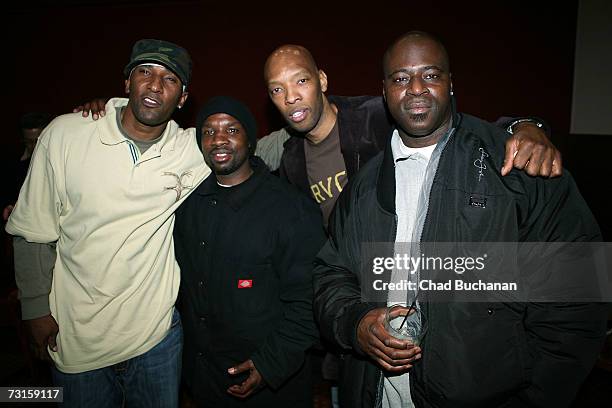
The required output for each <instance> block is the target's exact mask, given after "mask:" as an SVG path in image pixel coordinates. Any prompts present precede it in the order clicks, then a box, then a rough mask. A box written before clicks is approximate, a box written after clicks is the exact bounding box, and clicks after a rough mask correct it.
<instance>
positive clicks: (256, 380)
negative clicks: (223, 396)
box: [227, 359, 265, 399]
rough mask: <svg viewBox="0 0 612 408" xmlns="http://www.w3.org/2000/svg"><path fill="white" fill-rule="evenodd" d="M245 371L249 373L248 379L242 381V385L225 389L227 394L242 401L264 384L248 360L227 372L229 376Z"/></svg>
mask: <svg viewBox="0 0 612 408" xmlns="http://www.w3.org/2000/svg"><path fill="white" fill-rule="evenodd" d="M247 371H248V372H249V377H248V378H247V379H246V380H244V381H243V382H242V384H236V385H232V386H231V387H229V388H228V389H227V392H228V394H230V395H233V396H234V397H237V398H243V399H244V398H246V397H248V396H249V395H251V394H252V393H254V392H255V391H258V390H259V389H260V388H263V386H264V385H265V382H264V380H263V378H262V376H261V374H259V371H257V368H255V364H253V360H250V359H249V360H247V361H245V362H243V363H240V364H238V365H237V366H234V367H232V368H230V369H228V370H227V372H228V373H230V374H231V375H237V374H240V373H245V372H247Z"/></svg>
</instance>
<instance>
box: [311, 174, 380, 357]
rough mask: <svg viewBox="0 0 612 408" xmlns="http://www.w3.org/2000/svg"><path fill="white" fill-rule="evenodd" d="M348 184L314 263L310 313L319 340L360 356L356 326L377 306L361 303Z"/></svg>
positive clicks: (355, 240) (354, 221) (357, 244)
mask: <svg viewBox="0 0 612 408" xmlns="http://www.w3.org/2000/svg"><path fill="white" fill-rule="evenodd" d="M349 186H350V183H349V185H348V186H347V188H345V189H344V190H343V192H342V194H340V197H339V198H338V202H337V203H336V208H335V210H334V213H333V215H332V217H331V218H330V225H329V235H330V236H329V238H328V240H327V242H326V243H325V245H324V246H323V248H322V249H321V251H320V252H319V254H318V255H317V259H316V261H315V270H314V312H315V319H316V320H317V322H318V324H319V329H320V331H321V335H322V337H324V338H325V339H326V340H328V341H330V342H332V344H334V345H336V346H338V347H340V348H343V349H345V350H353V351H355V352H358V353H362V351H361V350H360V349H359V346H358V343H357V325H358V324H359V321H360V320H361V319H362V318H363V316H364V315H365V314H366V313H368V312H369V311H370V310H372V309H375V308H376V307H377V305H376V304H373V303H365V302H362V299H361V286H360V280H359V278H358V275H357V268H358V266H357V262H356V260H359V259H361V257H360V254H359V253H358V251H359V250H360V248H361V246H360V244H359V243H358V242H357V240H358V238H357V237H356V235H355V234H354V233H351V231H353V232H354V231H355V228H356V226H355V225H354V223H356V222H357V220H356V219H355V217H351V214H350V207H351V206H352V205H354V203H352V202H351V197H352V196H353V195H352V194H351V192H350V190H349Z"/></svg>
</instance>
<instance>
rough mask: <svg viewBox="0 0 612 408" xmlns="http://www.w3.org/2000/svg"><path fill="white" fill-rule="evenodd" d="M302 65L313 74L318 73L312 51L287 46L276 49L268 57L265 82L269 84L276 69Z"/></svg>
mask: <svg viewBox="0 0 612 408" xmlns="http://www.w3.org/2000/svg"><path fill="white" fill-rule="evenodd" d="M291 64H295V65H300V66H302V67H304V68H305V69H307V70H309V71H311V72H317V71H318V70H319V69H318V68H317V64H316V62H315V60H314V58H313V57H312V54H311V53H310V51H308V50H307V49H306V48H304V47H302V46H301V45H295V44H285V45H281V46H280V47H278V48H276V49H275V50H274V51H272V53H271V54H270V55H269V56H268V59H267V60H266V64H265V65H264V80H265V81H266V82H267V81H268V80H269V79H270V73H271V71H272V70H274V69H275V68H276V67H278V66H279V65H280V66H286V65H291Z"/></svg>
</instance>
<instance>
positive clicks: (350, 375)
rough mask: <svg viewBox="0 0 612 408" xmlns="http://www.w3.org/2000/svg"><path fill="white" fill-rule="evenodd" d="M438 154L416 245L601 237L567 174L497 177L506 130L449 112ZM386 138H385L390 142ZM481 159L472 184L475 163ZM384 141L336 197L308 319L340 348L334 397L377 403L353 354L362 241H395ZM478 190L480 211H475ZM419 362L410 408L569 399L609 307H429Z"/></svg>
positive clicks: (375, 379) (590, 360)
mask: <svg viewBox="0 0 612 408" xmlns="http://www.w3.org/2000/svg"><path fill="white" fill-rule="evenodd" d="M453 123H454V124H455V132H454V133H452V134H451V136H450V137H449V139H448V142H447V143H446V145H445V147H444V148H443V150H442V153H441V155H440V156H439V157H440V159H439V163H438V167H437V171H436V172H435V176H434V178H433V183H432V187H431V193H430V195H429V203H428V210H427V213H426V214H427V215H426V217H425V221H424V226H423V230H422V235H421V242H472V241H478V242H519V241H536V242H549V241H562V242H570V241H598V240H601V235H600V231H599V228H598V226H597V224H596V222H595V219H594V217H593V215H592V214H591V212H590V210H589V208H588V207H587V205H586V203H585V202H584V200H583V198H582V196H581V195H580V193H579V192H578V190H577V187H576V185H575V183H574V181H573V179H572V177H571V176H570V174H569V173H568V172H567V171H564V174H563V176H561V177H559V178H555V179H543V178H534V177H530V176H528V175H526V174H525V173H524V172H520V171H516V170H513V171H512V172H511V173H510V174H509V175H508V176H506V177H502V176H501V175H500V168H501V165H502V161H503V157H504V141H505V139H506V138H507V135H506V137H504V132H503V131H501V130H500V129H499V128H496V127H494V126H492V125H490V124H488V123H486V122H484V121H482V120H480V119H477V118H474V117H472V116H468V115H456V117H455V120H454V122H453ZM388 139H389V140H390V138H388ZM480 148H484V149H485V151H486V152H488V154H489V157H487V158H486V159H485V160H486V166H487V170H486V171H485V172H484V175H483V177H482V180H481V181H479V177H478V174H477V173H478V171H479V169H478V168H477V167H476V166H474V161H475V160H477V159H478V158H480V157H481V152H480V150H479V149H480ZM393 164H394V163H393V157H392V152H391V148H390V144H389V143H388V144H387V147H386V149H385V151H384V152H383V153H381V154H380V155H379V156H377V157H375V158H374V159H372V160H371V161H370V162H369V163H368V164H367V165H366V166H365V167H363V169H362V170H361V171H360V173H359V174H358V175H357V176H356V177H354V178H353V179H352V180H350V182H349V184H348V185H347V187H346V188H345V189H344V191H343V193H342V194H341V196H340V198H339V200H338V203H337V206H336V212H335V217H334V220H333V223H332V224H330V234H331V236H330V238H329V240H328V242H327V243H326V245H325V246H324V247H323V249H322V250H321V252H320V253H319V255H318V257H317V266H316V268H315V274H314V275H315V278H314V289H315V298H314V309H315V318H316V319H317V320H318V322H319V325H320V330H321V334H322V336H323V337H325V338H327V339H328V340H330V341H332V342H333V343H335V344H337V345H338V346H340V347H341V348H343V349H344V350H345V351H346V354H344V355H343V359H342V360H343V367H342V376H341V381H340V402H341V405H342V406H343V407H345V408H347V407H349V408H352V407H369V408H371V407H379V406H381V399H380V398H381V396H382V372H381V370H380V369H379V368H378V366H377V365H376V364H375V363H374V362H373V361H372V360H370V359H369V358H368V357H367V356H365V355H364V354H363V353H362V351H361V350H360V349H359V346H358V343H357V339H356V328H357V325H358V323H359V321H360V320H361V318H362V317H363V316H364V315H365V314H366V313H367V312H368V311H370V310H372V309H374V308H376V307H381V306H382V304H380V303H378V304H376V303H364V302H363V301H362V298H361V287H360V286H361V284H362V282H361V276H360V273H359V272H358V271H359V270H360V268H361V264H360V262H361V261H362V260H363V255H364V254H363V253H362V244H363V243H364V242H393V241H394V240H395V231H396V226H397V222H396V212H395V172H394V165H393ZM474 193H477V196H478V197H479V200H483V199H484V200H486V205H485V206H484V207H483V206H478V205H476V206H474V205H470V202H471V197H473V196H475V194H474ZM426 316H427V317H426V318H427V321H428V333H427V337H426V341H425V342H424V343H423V344H422V349H423V352H422V359H421V360H420V361H419V362H417V363H416V364H415V365H414V368H413V369H412V371H411V373H410V387H411V395H412V399H413V401H414V403H415V404H416V406H417V407H498V406H505V407H509V406H517V407H518V406H550V407H561V406H567V405H569V404H570V403H571V401H572V399H573V397H574V395H575V393H576V391H577V389H578V387H579V385H580V384H581V382H582V381H583V380H584V378H585V377H586V375H587V374H588V372H589V371H590V369H591V368H592V366H593V364H594V362H595V359H596V357H597V355H598V352H599V350H600V349H601V344H602V341H603V338H604V334H605V318H606V317H605V316H606V312H605V305H602V304H590V303H569V304H558V303H491V304H484V303H441V302H438V303H429V304H428V305H427V315H426Z"/></svg>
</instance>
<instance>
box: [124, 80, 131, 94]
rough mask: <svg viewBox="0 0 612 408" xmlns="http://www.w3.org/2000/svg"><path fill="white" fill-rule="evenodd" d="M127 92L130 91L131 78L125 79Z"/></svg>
mask: <svg viewBox="0 0 612 408" xmlns="http://www.w3.org/2000/svg"><path fill="white" fill-rule="evenodd" d="M125 93H126V94H129V93H130V80H129V79H126V80H125Z"/></svg>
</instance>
